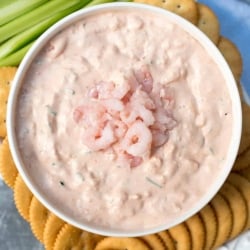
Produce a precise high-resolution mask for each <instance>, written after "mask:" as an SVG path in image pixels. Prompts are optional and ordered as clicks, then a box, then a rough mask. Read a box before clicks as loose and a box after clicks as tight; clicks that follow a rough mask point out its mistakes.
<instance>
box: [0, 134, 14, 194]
mask: <svg viewBox="0 0 250 250" xmlns="http://www.w3.org/2000/svg"><path fill="white" fill-rule="evenodd" d="M0 173H1V175H2V177H3V180H4V182H5V183H6V184H7V185H8V186H9V187H10V188H11V189H13V188H14V185H15V180H16V177H17V175H18V171H17V169H16V166H15V164H14V161H13V159H12V156H11V152H10V148H9V142H8V139H7V137H6V138H5V139H4V140H3V143H2V145H1V148H0Z"/></svg>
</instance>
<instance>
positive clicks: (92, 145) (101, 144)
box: [83, 123, 116, 151]
mask: <svg viewBox="0 0 250 250" xmlns="http://www.w3.org/2000/svg"><path fill="white" fill-rule="evenodd" d="M115 141H116V138H115V135H114V131H113V128H112V126H111V124H110V123H107V124H106V125H105V127H104V128H103V129H95V128H92V127H89V128H87V129H86V130H85V133H84V135H83V143H84V144H85V145H86V146H87V147H88V148H89V149H91V150H93V151H98V150H103V149H107V148H109V147H110V145H112V144H113V143H114V142H115Z"/></svg>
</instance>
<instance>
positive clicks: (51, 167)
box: [16, 10, 233, 229]
mask: <svg viewBox="0 0 250 250" xmlns="http://www.w3.org/2000/svg"><path fill="white" fill-rule="evenodd" d="M133 81H135V82H136V84H135V85H134V83H133ZM140 81H141V82H140ZM110 83H112V84H113V85H112V84H111V85H110ZM128 83H129V85H128ZM147 84H149V86H148V85H147ZM108 86H111V87H110V88H111V90H112V91H113V90H114V91H113V92H112V91H111V92H112V94H110V93H111V92H108V94H107V95H106V92H107V91H108V90H110V88H109V87H108ZM126 88H127V89H126ZM124 89H125V92H126V91H127V92H126V93H125V92H123V93H122V94H121V92H122V91H124ZM128 89H129V90H128ZM105 91H106V92H105ZM119 91H120V92H119ZM128 91H129V92H128ZM140 91H141V92H140ZM138 92H140V93H139V94H138ZM124 93H125V94H124ZM128 93H129V94H128ZM136 95H137V96H136ZM132 97H133V98H132ZM147 98H148V100H149V102H147V103H151V104H152V105H151V104H145V102H143V101H145V100H146V99H147ZM114 99H115V100H114ZM132 99H133V100H134V102H132V101H133V100H132ZM140 100H143V101H142V102H143V105H141V103H142V102H140ZM131 103H132V104H131ZM140 105H141V106H140ZM231 105H232V104H231V99H230V96H229V92H228V89H227V86H226V84H225V79H224V78H223V75H222V73H221V72H220V71H219V69H218V68H217V65H216V63H215V62H214V61H213V59H212V58H211V57H210V55H209V54H208V52H207V51H206V50H205V49H204V48H203V47H202V46H201V45H200V44H199V42H197V41H196V40H195V39H193V38H192V37H191V36H190V35H189V34H188V33H187V32H185V31H184V30H183V29H181V28H180V27H179V26H178V25H176V24H174V23H171V22H170V21H169V20H168V19H167V18H166V17H163V16H158V15H156V14H149V13H144V12H142V11H139V12H133V11H127V10H124V11H113V12H103V13H101V14H97V15H93V16H90V17H86V18H84V19H82V20H81V21H78V22H77V23H75V24H73V25H71V26H69V27H68V28H66V29H65V30H63V31H61V32H60V33H58V34H57V35H56V36H55V37H54V38H53V39H51V41H50V42H49V43H47V45H46V46H45V47H44V48H43V49H42V51H41V52H40V53H39V54H38V56H36V58H35V59H34V61H33V63H32V65H31V67H30V68H29V70H28V72H27V75H26V77H25V79H24V80H23V85H22V88H21V91H20V95H19V97H18V106H17V107H18V108H17V113H16V119H17V123H16V132H17V141H18V145H19V150H20V153H21V156H22V159H23V161H24V163H25V166H26V168H27V169H28V171H29V174H30V176H31V178H32V180H33V181H34V183H35V184H36V185H37V186H38V188H39V190H40V192H41V193H43V194H44V196H46V197H48V199H49V201H50V202H51V203H52V204H53V205H54V206H56V207H58V208H60V210H62V211H64V212H65V213H66V214H67V215H69V216H71V217H73V218H75V219H76V220H78V221H84V222H89V223H91V224H93V225H101V226H105V227H108V228H118V229H141V228H150V227H152V226H157V225H160V224H162V223H167V222H171V221H173V220H175V219H176V218H177V217H179V216H180V215H181V214H183V213H185V212H187V210H188V209H191V208H192V207H193V206H194V205H195V204H196V203H197V202H198V201H199V199H200V198H201V197H202V196H204V194H205V193H206V192H207V191H208V190H209V188H210V187H211V185H212V184H213V182H214V180H215V179H216V175H217V174H219V173H220V171H221V170H222V168H223V166H224V163H225V159H226V157H227V153H228V147H229V144H230V141H231V134H232V119H233V117H232V107H231ZM103 107H104V108H103ZM135 110H136V112H137V113H136V114H137V115H135V116H133V117H134V118H133V119H134V120H133V119H132V118H131V117H132V115H131V113H132V112H135ZM125 111H126V112H125ZM124 112H125V113H124ZM161 112H162V113H161ZM133 114H134V113H133ZM145 114H148V116H147V117H146V115H145ZM130 115H131V117H130ZM103 117H105V120H104V121H103V119H104V118H103ZM124 117H125V118H127V117H130V118H131V119H132V120H133V121H132V122H131V123H129V122H127V120H126V121H125V120H124V119H125V118H124ZM165 120H167V122H165ZM117 121H118V122H119V125H114V123H115V122H117ZM158 121H160V125H161V126H156V125H157V124H156V123H157V122H158ZM121 122H122V123H121ZM135 123H136V125H134V124H135ZM115 124H117V123H115ZM124 124H125V125H124ZM166 124H167V125H166ZM120 125H121V126H120ZM163 125H164V126H165V127H164V126H163ZM132 126H134V128H133V132H129V133H128V131H131V130H130V129H131V127H132ZM96 127H97V128H101V130H102V131H101V132H100V134H99V135H96V134H95V133H96V130H95V128H96ZM162 127H163V129H162V130H161V128H162ZM104 128H105V129H106V130H105V133H104V132H103V131H104ZM116 128H119V129H120V128H122V130H117V131H116V130H115V129H116ZM93 131H94V132H93ZM159 131H160V132H161V133H158V132H159ZM92 132H93V134H92ZM137 132H138V134H137ZM119 133H120V134H119ZM104 135H105V136H104ZM102 136H104V140H100V138H101V139H103V138H102ZM127 137H128V138H129V139H128V141H129V142H128V143H127V144H126V143H125V144H124V140H125V139H126V138H127ZM96 140H98V141H96ZM107 140H109V141H108V142H107ZM126 140H127V139H126ZM129 143H130V144H129ZM134 144H135V145H134ZM124 145H125V146H124ZM131 147H132V148H131Z"/></svg>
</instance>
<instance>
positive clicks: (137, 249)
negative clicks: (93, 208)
mask: <svg viewBox="0 0 250 250" xmlns="http://www.w3.org/2000/svg"><path fill="white" fill-rule="evenodd" d="M124 249H126V250H150V248H149V247H148V246H147V245H146V244H145V243H144V242H143V241H142V240H140V239H138V238H115V237H108V238H105V239H103V240H102V241H100V242H99V243H98V244H97V246H96V248H95V250H124ZM55 250H56V249H55Z"/></svg>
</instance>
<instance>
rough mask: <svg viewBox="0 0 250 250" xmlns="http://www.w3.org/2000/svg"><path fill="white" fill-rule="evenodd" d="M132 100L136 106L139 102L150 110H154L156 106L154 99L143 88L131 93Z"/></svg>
mask: <svg viewBox="0 0 250 250" xmlns="http://www.w3.org/2000/svg"><path fill="white" fill-rule="evenodd" d="M130 102H131V103H133V104H134V106H136V105H137V104H138V103H139V104H140V105H143V106H145V108H147V109H150V110H154V109H155V108H156V106H155V103H154V100H153V99H152V98H151V97H150V96H149V95H148V93H146V92H145V91H143V90H142V89H141V88H138V89H136V91H135V92H134V93H133V94H132V95H131V97H130Z"/></svg>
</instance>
